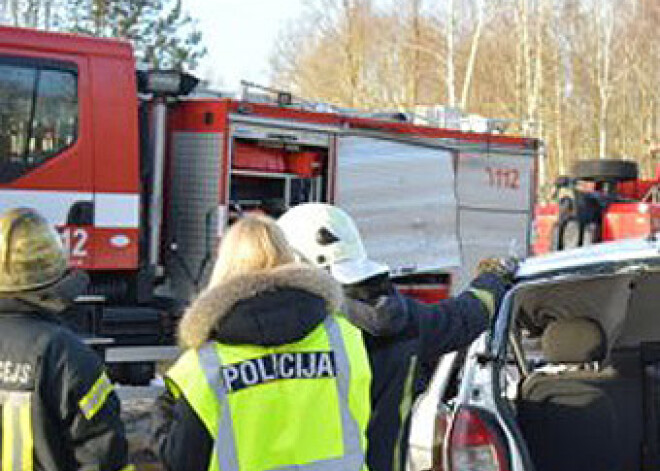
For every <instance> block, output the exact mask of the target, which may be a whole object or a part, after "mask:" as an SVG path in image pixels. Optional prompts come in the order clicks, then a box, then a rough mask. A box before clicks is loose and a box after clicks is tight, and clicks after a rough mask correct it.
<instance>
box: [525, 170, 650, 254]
mask: <svg viewBox="0 0 660 471" xmlns="http://www.w3.org/2000/svg"><path fill="white" fill-rule="evenodd" d="M659 189H660V173H657V170H656V177H655V178H653V179H646V180H644V179H639V178H638V166H637V163H636V162H634V161H631V160H616V159H599V160H581V161H578V162H576V164H575V165H574V167H573V171H572V176H571V177H559V178H558V179H557V181H556V182H555V189H554V195H553V198H552V201H550V202H547V203H543V204H539V205H538V206H537V208H536V216H535V231H536V239H535V241H534V244H533V252H534V253H535V254H541V253H546V252H549V251H554V250H564V249H569V248H575V247H579V246H582V245H589V244H593V243H597V242H603V241H611V240H618V239H626V238H631V237H647V236H652V235H653V234H655V233H657V232H658V231H660V193H659Z"/></svg>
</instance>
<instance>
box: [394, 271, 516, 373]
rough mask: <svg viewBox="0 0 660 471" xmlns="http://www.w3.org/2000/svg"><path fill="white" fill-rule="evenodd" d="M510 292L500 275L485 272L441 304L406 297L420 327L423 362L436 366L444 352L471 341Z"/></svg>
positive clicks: (421, 357)
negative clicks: (424, 302)
mask: <svg viewBox="0 0 660 471" xmlns="http://www.w3.org/2000/svg"><path fill="white" fill-rule="evenodd" d="M505 292H506V285H505V283H504V281H503V280H502V279H501V278H500V277H499V276H497V275H493V274H490V273H489V274H483V275H480V276H478V277H477V278H475V279H474V280H473V281H472V283H471V284H470V286H469V288H468V289H466V290H465V291H463V292H462V293H460V294H459V295H457V296H455V297H451V298H448V299H445V300H442V301H440V302H439V303H437V304H422V303H420V302H417V301H415V300H413V299H410V298H406V302H407V304H408V310H409V312H410V313H411V316H412V318H413V323H416V324H417V325H418V328H419V338H420V352H419V353H420V358H419V359H420V363H421V365H422V366H426V367H427V368H431V369H432V368H434V366H435V364H436V363H437V361H438V359H439V358H440V356H442V355H444V354H445V353H448V352H451V351H454V350H459V349H461V348H464V347H467V346H468V345H470V344H471V343H472V342H473V341H474V340H475V339H476V338H477V337H478V336H479V335H480V334H481V333H482V332H483V331H484V330H486V328H487V327H488V322H489V319H490V318H491V317H492V316H493V314H494V313H495V312H496V311H497V309H499V305H500V303H501V301H502V297H503V296H504V293H505Z"/></svg>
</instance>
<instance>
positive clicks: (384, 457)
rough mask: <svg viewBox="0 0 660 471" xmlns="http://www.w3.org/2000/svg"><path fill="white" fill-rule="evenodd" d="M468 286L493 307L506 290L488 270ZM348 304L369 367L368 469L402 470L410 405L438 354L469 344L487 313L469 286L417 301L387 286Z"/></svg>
mask: <svg viewBox="0 0 660 471" xmlns="http://www.w3.org/2000/svg"><path fill="white" fill-rule="evenodd" d="M470 287H471V288H478V289H482V290H486V291H488V292H490V293H491V294H492V295H493V300H494V304H495V308H496V309H497V308H498V307H499V305H500V302H501V299H502V297H503V295H504V293H505V291H506V286H505V284H504V282H503V281H502V280H501V279H500V277H499V276H497V275H494V274H484V275H481V276H479V277H477V278H476V279H475V280H474V281H472V283H471V285H470ZM351 305H352V306H351ZM349 306H351V308H350V309H348V310H347V314H348V317H349V319H350V321H351V322H352V323H353V324H355V325H357V326H358V327H360V328H361V329H362V330H363V331H364V332H365V344H366V347H367V352H368V354H369V361H370V362H371V369H372V371H373V382H372V386H371V401H372V411H371V420H370V422H369V428H368V430H367V438H368V443H369V448H368V450H367V464H368V466H369V470H370V471H392V470H403V469H405V468H404V463H405V457H406V454H407V450H408V429H409V426H410V424H409V420H410V407H411V406H412V404H413V402H414V400H415V399H416V398H417V396H419V395H420V394H421V393H422V392H423V391H424V390H425V388H426V386H427V385H428V382H429V381H430V379H431V376H432V375H433V372H434V371H435V367H436V365H437V363H438V360H439V359H440V357H441V356H442V355H443V354H445V353H448V352H451V351H454V350H458V349H461V348H464V347H467V346H468V345H470V344H471V343H472V342H473V341H474V340H475V339H476V338H477V337H478V336H479V335H480V334H481V333H482V332H483V331H484V330H485V329H486V327H487V326H488V319H489V316H490V314H492V313H489V312H488V310H487V308H486V306H484V305H483V303H482V302H481V301H480V300H478V299H477V297H476V296H474V295H473V294H472V293H471V292H470V291H469V290H466V291H464V292H463V293H461V294H459V295H458V296H456V297H452V298H449V299H445V300H442V301H441V302H439V303H437V304H423V303H420V302H418V301H415V300H413V299H410V298H407V297H404V296H402V295H400V294H399V293H398V292H396V291H395V290H394V289H393V288H391V289H390V292H389V293H387V294H386V295H385V296H381V297H380V298H378V301H377V302H375V303H373V304H372V305H366V304H364V303H359V304H355V301H354V302H352V303H350V304H349Z"/></svg>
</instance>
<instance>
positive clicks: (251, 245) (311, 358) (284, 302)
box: [154, 216, 371, 471]
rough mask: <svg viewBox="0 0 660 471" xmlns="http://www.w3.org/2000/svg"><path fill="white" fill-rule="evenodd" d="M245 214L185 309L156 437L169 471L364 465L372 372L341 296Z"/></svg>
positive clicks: (276, 233) (268, 226)
mask: <svg viewBox="0 0 660 471" xmlns="http://www.w3.org/2000/svg"><path fill="white" fill-rule="evenodd" d="M294 260H295V256H294V253H293V251H292V249H291V248H290V247H289V245H288V243H287V242H286V239H285V237H284V235H283V234H282V232H281V230H280V229H279V228H278V227H277V225H276V224H275V222H274V221H273V220H271V219H269V218H267V217H256V216H247V217H244V218H242V219H240V220H239V221H238V222H236V223H235V224H234V225H233V226H232V227H231V228H230V229H229V231H228V232H227V233H226V234H225V235H224V237H223V241H222V243H221V245H220V249H219V253H218V259H217V262H216V265H215V267H214V271H213V275H212V277H211V282H210V284H209V286H208V287H207V289H206V290H205V291H204V292H203V293H202V294H201V295H200V297H199V298H198V299H197V300H196V301H195V302H194V303H193V304H192V306H191V307H190V308H189V309H188V310H187V311H186V313H185V314H184V317H183V319H182V321H181V324H180V330H179V337H180V342H181V345H182V347H184V348H185V349H186V350H185V352H184V353H183V355H182V356H181V357H180V358H179V360H178V361H177V362H176V364H175V365H174V366H173V367H172V368H171V369H170V371H169V372H168V373H167V375H166V385H167V392H166V393H165V394H164V395H163V396H162V397H161V398H160V399H159V401H158V403H157V405H158V407H157V411H156V420H155V430H154V431H155V439H156V444H157V448H158V451H159V454H160V457H161V459H162V461H163V463H164V464H165V466H166V468H168V469H169V470H171V471H175V470H176V471H187V470H190V471H206V470H212V471H261V470H277V469H293V468H295V469H297V470H306V469H309V470H317V469H318V470H320V469H328V470H338V469H341V470H343V471H359V470H362V469H366V466H365V464H364V463H365V458H364V456H365V449H366V438H365V430H366V426H367V422H368V420H369V407H370V400H369V388H370V380H371V375H370V371H369V364H368V360H367V355H366V352H365V349H364V346H363V339H362V334H361V333H360V331H359V330H358V329H357V328H355V327H353V326H352V325H350V324H349V323H348V322H347V321H346V320H345V319H344V318H343V316H341V315H338V314H339V307H340V305H341V303H342V290H341V287H340V286H339V285H338V284H337V282H336V281H334V280H333V279H332V277H331V276H330V275H328V274H327V273H325V272H323V271H322V270H320V269H318V268H316V267H313V266H310V265H307V264H304V265H303V264H300V263H296V262H295V261H294Z"/></svg>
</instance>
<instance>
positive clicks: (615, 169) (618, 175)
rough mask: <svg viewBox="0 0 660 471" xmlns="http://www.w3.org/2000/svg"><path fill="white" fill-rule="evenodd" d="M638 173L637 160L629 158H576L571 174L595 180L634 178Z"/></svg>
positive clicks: (583, 178) (582, 178)
mask: <svg viewBox="0 0 660 471" xmlns="http://www.w3.org/2000/svg"><path fill="white" fill-rule="evenodd" d="M638 174H639V169H638V166H637V162H633V161H631V160H617V159H594V160H578V161H577V162H575V164H574V165H573V175H574V176H575V178H577V179H578V180H589V181H595V182H598V181H625V180H636V179H637V176H638Z"/></svg>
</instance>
